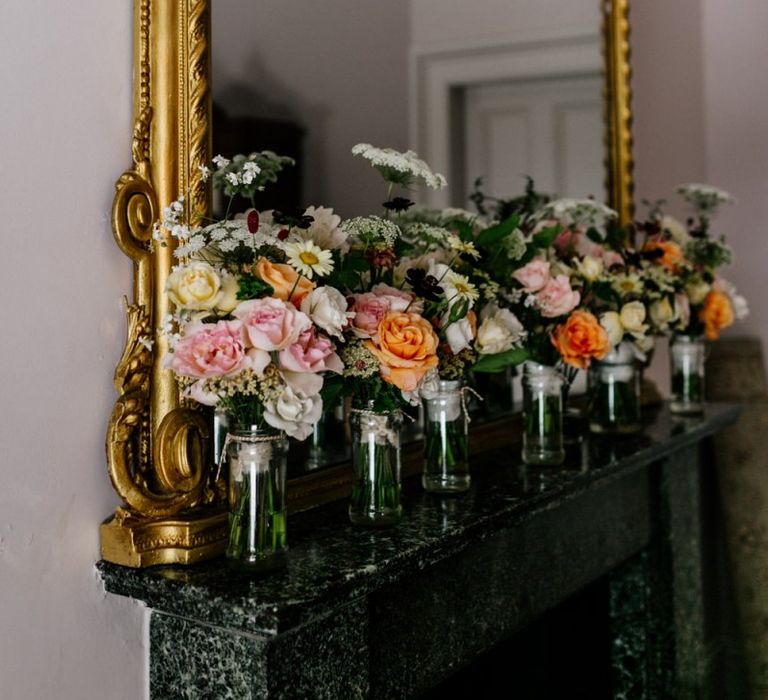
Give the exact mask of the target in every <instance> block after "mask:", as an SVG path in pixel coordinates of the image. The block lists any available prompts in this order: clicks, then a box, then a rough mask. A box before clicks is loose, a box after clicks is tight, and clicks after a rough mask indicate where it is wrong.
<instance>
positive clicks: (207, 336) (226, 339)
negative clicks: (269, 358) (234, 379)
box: [170, 321, 249, 378]
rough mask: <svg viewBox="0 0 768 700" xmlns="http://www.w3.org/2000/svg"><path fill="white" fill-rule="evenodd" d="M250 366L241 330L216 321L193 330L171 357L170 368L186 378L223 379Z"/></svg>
mask: <svg viewBox="0 0 768 700" xmlns="http://www.w3.org/2000/svg"><path fill="white" fill-rule="evenodd" d="M248 365H249V362H248V358H247V355H246V351H245V337H244V334H243V326H242V324H241V323H240V322H239V321H219V322H218V323H216V324H212V323H203V324H199V325H197V326H192V327H190V329H189V330H188V331H187V335H185V336H184V337H183V338H182V339H181V340H180V341H179V342H178V343H177V344H176V348H175V349H174V351H173V354H172V355H171V361H170V367H171V369H172V370H173V371H174V372H177V373H178V374H181V375H184V376H186V377H200V378H207V377H222V376H224V375H227V374H236V373H237V372H240V371H241V370H243V369H245V368H246V367H247V366H248Z"/></svg>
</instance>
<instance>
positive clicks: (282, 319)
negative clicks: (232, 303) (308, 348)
mask: <svg viewBox="0 0 768 700" xmlns="http://www.w3.org/2000/svg"><path fill="white" fill-rule="evenodd" d="M232 315H233V316H235V317H236V318H239V319H240V320H241V321H242V322H243V328H244V329H245V333H246V336H247V338H248V340H249V341H250V343H251V345H253V347H254V348H257V349H259V350H267V351H272V350H283V349H284V348H287V347H288V346H289V345H291V343H295V342H296V340H297V339H298V337H299V334H300V333H302V332H303V331H305V330H307V329H308V328H310V327H311V325H312V321H310V320H309V316H307V315H306V314H305V313H302V312H301V311H299V310H298V309H296V307H295V306H293V304H287V303H286V302H284V301H282V300H281V299H275V298H273V297H266V298H264V299H251V300H249V301H244V302H241V303H240V304H238V305H237V308H236V309H235V310H234V311H233V312H232Z"/></svg>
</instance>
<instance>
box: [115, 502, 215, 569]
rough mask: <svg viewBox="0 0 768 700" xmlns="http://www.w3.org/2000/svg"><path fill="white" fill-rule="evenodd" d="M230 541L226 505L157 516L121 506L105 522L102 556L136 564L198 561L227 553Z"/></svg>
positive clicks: (125, 564) (125, 563)
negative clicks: (139, 514)
mask: <svg viewBox="0 0 768 700" xmlns="http://www.w3.org/2000/svg"><path fill="white" fill-rule="evenodd" d="M226 542H227V511H226V509H224V508H197V509H195V510H194V511H191V512H189V513H180V514H178V515H176V516H174V517H171V518H159V519H156V520H153V519H149V518H145V517H136V516H133V515H131V514H130V513H129V512H128V511H126V510H124V509H123V508H118V509H117V512H116V513H115V515H114V516H113V517H111V518H109V520H106V521H105V522H104V523H102V525H101V556H102V558H103V559H106V560H107V561H109V562H112V563H113V564H121V565H123V566H131V567H134V568H140V567H145V566H157V565H158V564H194V563H196V562H199V561H203V560H204V559H210V558H211V557H216V556H220V555H223V554H224V549H225V547H226Z"/></svg>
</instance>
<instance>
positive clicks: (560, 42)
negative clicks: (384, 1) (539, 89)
mask: <svg viewBox="0 0 768 700" xmlns="http://www.w3.org/2000/svg"><path fill="white" fill-rule="evenodd" d="M603 71H604V59H603V55H602V34H601V32H600V29H599V28H597V27H591V28H590V27H569V28H563V29H562V30H561V31H559V32H557V33H553V32H547V33H546V34H541V35H539V36H535V35H532V34H531V33H526V35H525V36H524V37H523V36H521V37H511V38H509V39H507V40H506V41H504V42H501V43H500V42H499V41H498V39H494V40H493V41H488V42H479V43H478V42H473V43H471V44H467V45H460V46H457V45H455V44H454V45H451V46H450V47H440V46H426V47H413V48H412V50H411V56H410V75H409V88H410V111H409V138H410V143H411V144H412V145H413V148H414V150H416V151H417V152H418V153H419V155H420V156H421V157H422V158H424V160H426V161H427V162H428V163H429V164H430V165H431V166H432V167H433V168H434V169H435V170H437V171H439V172H442V173H445V175H446V177H447V178H448V182H449V187H448V188H446V189H445V190H438V191H433V190H428V191H426V192H424V194H423V199H424V200H425V203H426V204H427V206H430V207H437V208H443V207H448V206H451V205H452V204H453V203H458V202H462V201H465V200H466V196H467V193H468V192H469V189H468V187H467V185H470V186H471V183H465V182H464V177H463V160H464V158H463V132H464V125H463V123H462V114H463V90H464V89H465V88H467V87H469V86H473V85H481V84H487V83H490V82H495V81H499V82H508V81H514V80H536V79H547V78H567V77H569V76H580V77H581V76H593V75H596V74H602V72H603ZM509 194H514V193H502V196H505V195H509Z"/></svg>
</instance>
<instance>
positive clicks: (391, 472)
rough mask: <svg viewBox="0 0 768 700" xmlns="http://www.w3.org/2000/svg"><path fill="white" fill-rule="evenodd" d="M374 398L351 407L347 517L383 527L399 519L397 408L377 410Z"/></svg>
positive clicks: (394, 523) (355, 522) (357, 521)
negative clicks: (350, 468)
mask: <svg viewBox="0 0 768 700" xmlns="http://www.w3.org/2000/svg"><path fill="white" fill-rule="evenodd" d="M374 406H375V405H374V403H373V401H369V402H367V403H365V404H363V405H362V406H359V405H358V406H355V407H353V408H352V410H351V411H350V416H349V425H350V429H351V432H352V469H353V472H354V474H353V482H352V495H351V498H350V502H349V519H350V520H351V521H352V523H353V524H354V525H363V526H369V527H386V526H388V525H396V524H397V523H398V522H400V516H401V515H402V506H401V505H400V427H401V424H402V416H401V414H400V412H399V411H386V412H378V411H375V410H374Z"/></svg>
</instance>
